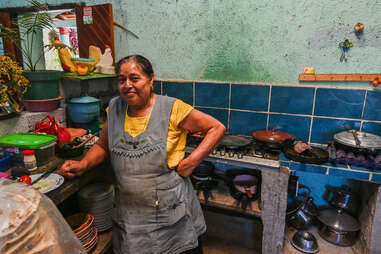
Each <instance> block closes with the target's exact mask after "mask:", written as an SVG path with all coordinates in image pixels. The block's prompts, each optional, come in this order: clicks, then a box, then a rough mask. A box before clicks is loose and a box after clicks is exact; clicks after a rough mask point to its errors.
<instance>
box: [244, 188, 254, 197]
mask: <svg viewBox="0 0 381 254" xmlns="http://www.w3.org/2000/svg"><path fill="white" fill-rule="evenodd" d="M245 191H246V194H247V196H248V197H249V198H252V197H253V193H251V190H250V188H245Z"/></svg>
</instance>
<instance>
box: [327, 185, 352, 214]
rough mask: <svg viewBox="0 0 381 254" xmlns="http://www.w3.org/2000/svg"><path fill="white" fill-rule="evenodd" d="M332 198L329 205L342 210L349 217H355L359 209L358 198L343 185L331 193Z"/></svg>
mask: <svg viewBox="0 0 381 254" xmlns="http://www.w3.org/2000/svg"><path fill="white" fill-rule="evenodd" d="M331 193H332V197H331V198H330V200H329V204H330V205H331V206H333V207H336V208H339V209H343V210H344V211H346V212H348V213H350V214H351V215H356V214H357V210H358V207H359V200H358V197H357V196H356V195H355V194H354V193H353V192H352V191H351V190H350V189H349V187H348V186H346V185H344V186H342V187H340V188H336V189H333V190H332V191H331Z"/></svg>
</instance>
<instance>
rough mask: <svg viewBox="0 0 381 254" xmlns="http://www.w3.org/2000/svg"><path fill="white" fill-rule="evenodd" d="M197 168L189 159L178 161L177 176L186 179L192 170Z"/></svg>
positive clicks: (196, 164)
mask: <svg viewBox="0 0 381 254" xmlns="http://www.w3.org/2000/svg"><path fill="white" fill-rule="evenodd" d="M197 166H198V163H196V162H195V161H194V160H191V159H189V157H187V158H185V159H183V160H182V161H180V163H179V165H178V166H177V168H176V170H177V173H178V174H179V175H181V176H182V177H188V176H190V175H191V174H192V172H193V170H194V169H195V168H196V167H197Z"/></svg>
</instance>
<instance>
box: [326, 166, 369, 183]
mask: <svg viewBox="0 0 381 254" xmlns="http://www.w3.org/2000/svg"><path fill="white" fill-rule="evenodd" d="M329 175H330V176H340V177H345V178H350V179H358V180H365V181H368V180H369V173H368V172H359V171H351V170H347V169H340V168H330V169H329Z"/></svg>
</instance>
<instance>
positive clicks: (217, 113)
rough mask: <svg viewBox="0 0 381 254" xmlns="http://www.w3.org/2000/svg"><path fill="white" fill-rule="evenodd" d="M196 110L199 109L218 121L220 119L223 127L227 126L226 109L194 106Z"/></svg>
mask: <svg viewBox="0 0 381 254" xmlns="http://www.w3.org/2000/svg"><path fill="white" fill-rule="evenodd" d="M196 109H197V110H200V111H202V112H204V113H206V114H208V115H211V116H213V117H214V118H216V119H217V120H218V121H220V122H221V123H222V124H223V125H225V127H226V128H227V127H228V114H229V112H228V110H226V109H214V108H203V107H196Z"/></svg>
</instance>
